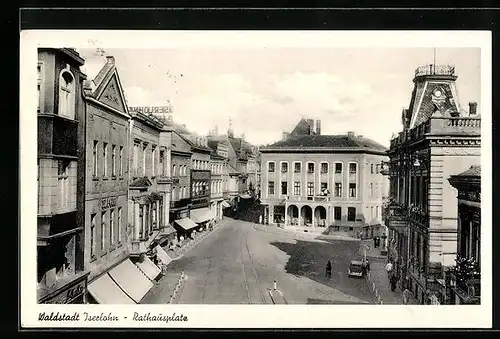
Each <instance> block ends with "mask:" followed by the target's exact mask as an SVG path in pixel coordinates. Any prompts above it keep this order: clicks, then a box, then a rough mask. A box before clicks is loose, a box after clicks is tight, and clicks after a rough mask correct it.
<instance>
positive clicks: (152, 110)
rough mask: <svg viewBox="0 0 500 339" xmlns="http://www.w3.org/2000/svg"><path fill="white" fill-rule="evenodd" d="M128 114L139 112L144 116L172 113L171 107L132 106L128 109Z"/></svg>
mask: <svg viewBox="0 0 500 339" xmlns="http://www.w3.org/2000/svg"><path fill="white" fill-rule="evenodd" d="M128 110H129V111H130V112H139V113H145V114H166V113H172V107H171V106H133V107H129V108H128Z"/></svg>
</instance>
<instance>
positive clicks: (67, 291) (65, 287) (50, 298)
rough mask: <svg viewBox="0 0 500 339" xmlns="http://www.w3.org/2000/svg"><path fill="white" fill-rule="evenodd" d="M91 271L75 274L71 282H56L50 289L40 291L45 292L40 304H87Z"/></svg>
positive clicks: (40, 292) (39, 301)
mask: <svg viewBox="0 0 500 339" xmlns="http://www.w3.org/2000/svg"><path fill="white" fill-rule="evenodd" d="M88 276H89V272H82V273H79V274H75V275H74V276H73V277H72V278H71V280H70V281H69V282H65V283H63V284H60V286H58V285H59V284H58V283H57V282H56V284H55V285H54V286H53V287H52V288H51V289H50V290H49V291H38V292H39V294H43V295H42V296H41V297H40V298H39V300H38V303H39V304H85V303H86V298H85V292H86V291H87V278H88Z"/></svg>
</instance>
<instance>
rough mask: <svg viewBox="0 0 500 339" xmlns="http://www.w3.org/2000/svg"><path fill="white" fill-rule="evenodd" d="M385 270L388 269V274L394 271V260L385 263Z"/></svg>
mask: <svg viewBox="0 0 500 339" xmlns="http://www.w3.org/2000/svg"><path fill="white" fill-rule="evenodd" d="M385 270H386V271H387V274H391V273H392V262H390V261H389V262H388V263H387V265H385Z"/></svg>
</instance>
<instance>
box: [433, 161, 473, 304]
mask: <svg viewBox="0 0 500 339" xmlns="http://www.w3.org/2000/svg"><path fill="white" fill-rule="evenodd" d="M449 182H450V184H451V185H452V186H453V187H455V188H456V189H457V190H458V227H457V260H456V264H455V266H454V267H453V268H452V269H451V271H450V272H449V274H446V273H447V272H445V279H444V280H445V283H444V284H443V292H444V293H443V295H444V297H443V298H442V300H443V301H444V303H445V304H480V303H481V295H480V292H481V167H480V166H472V167H471V168H470V169H468V170H467V171H465V172H463V173H460V174H457V175H452V176H451V177H450V179H449ZM447 277H449V281H448V279H446V278H447Z"/></svg>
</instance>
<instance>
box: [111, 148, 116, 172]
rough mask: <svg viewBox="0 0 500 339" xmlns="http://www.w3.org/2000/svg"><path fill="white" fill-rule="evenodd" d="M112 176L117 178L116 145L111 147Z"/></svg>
mask: <svg viewBox="0 0 500 339" xmlns="http://www.w3.org/2000/svg"><path fill="white" fill-rule="evenodd" d="M111 175H112V176H114V177H116V145H113V146H112V147H111Z"/></svg>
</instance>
